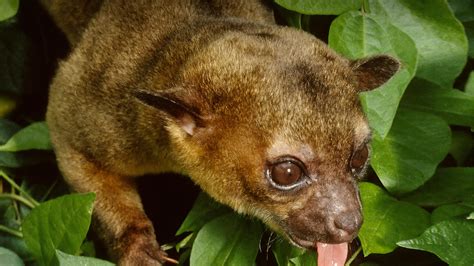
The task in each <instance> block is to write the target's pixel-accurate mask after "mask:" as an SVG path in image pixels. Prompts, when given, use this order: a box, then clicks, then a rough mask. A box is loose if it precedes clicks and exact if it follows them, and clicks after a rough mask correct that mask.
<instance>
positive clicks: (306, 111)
mask: <svg viewBox="0 0 474 266" xmlns="http://www.w3.org/2000/svg"><path fill="white" fill-rule="evenodd" d="M42 3H43V5H44V6H45V8H46V9H47V10H48V11H49V12H50V14H51V16H52V18H53V19H54V20H55V21H56V23H57V24H58V26H59V27H60V28H61V29H62V30H63V31H64V32H65V34H66V36H67V38H68V40H69V41H70V43H71V46H72V48H73V49H72V52H71V54H70V55H69V56H68V58H67V59H66V60H65V61H64V62H62V63H61V64H60V67H59V69H58V71H57V74H56V76H55V78H54V80H53V82H52V84H51V91H50V99H49V106H48V112H47V122H48V126H49V128H50V131H51V137H52V141H53V145H54V148H55V152H56V154H57V158H58V162H59V166H60V169H61V171H62V173H63V174H64V177H65V179H66V181H67V182H68V183H69V185H70V186H71V188H72V189H73V190H74V191H77V192H89V191H92V192H95V193H96V194H97V200H96V203H95V207H94V224H95V227H96V229H97V230H98V232H99V235H100V236H101V237H102V238H103V240H104V241H105V243H106V246H107V247H108V249H109V252H110V254H111V256H112V257H113V258H114V259H115V260H117V261H118V262H119V264H122V265H145V264H146V265H155V264H156V265H159V264H160V263H162V262H163V261H164V258H165V253H164V252H162V251H160V249H159V245H158V243H157V242H156V240H155V235H154V230H153V227H152V224H151V222H150V221H149V219H148V218H147V217H146V215H145V214H144V212H143V209H142V205H141V202H140V197H139V195H138V194H137V191H136V188H135V184H134V177H136V176H140V175H143V174H146V173H159V172H166V171H173V172H178V173H183V174H186V175H189V176H190V177H191V178H192V180H193V181H194V182H195V183H196V184H198V185H199V186H200V187H201V188H202V189H203V190H204V191H206V192H207V193H208V194H209V195H211V196H212V197H213V198H215V199H216V200H217V201H219V202H221V203H224V204H227V205H229V206H231V207H232V208H234V209H235V210H237V211H238V212H240V213H244V214H250V215H254V216H257V217H259V218H260V219H262V220H263V221H264V222H265V223H267V224H268V225H269V226H270V227H271V228H273V229H274V230H276V231H278V232H280V233H282V234H284V235H286V236H287V237H288V238H289V239H290V240H292V241H293V242H294V243H295V244H297V245H300V246H304V247H313V246H314V245H315V242H318V241H320V242H328V243H338V242H347V241H350V240H352V239H353V238H354V237H355V235H356V234H357V231H358V229H359V227H360V225H361V222H362V217H361V211H360V202H359V197H358V191H357V186H356V174H354V173H353V172H352V171H351V169H350V161H351V156H352V154H353V153H354V152H355V151H356V150H357V149H360V147H363V146H364V145H366V143H367V142H368V140H369V135H370V132H369V129H368V125H367V122H366V120H365V118H364V115H363V113H362V111H361V108H360V105H359V100H358V93H359V92H360V91H363V90H370V89H374V88H376V87H378V86H379V85H381V84H382V83H384V82H385V81H386V80H387V79H389V78H390V77H391V76H392V75H393V74H394V72H396V70H397V69H398V62H397V61H396V60H394V59H392V58H390V57H388V56H378V57H373V58H369V59H364V60H361V61H356V62H351V61H349V60H347V59H345V58H342V57H340V56H338V55H337V54H335V53H334V52H332V51H331V50H329V49H328V48H327V46H326V45H325V44H324V43H322V42H321V41H319V40H317V39H316V38H315V37H313V36H311V35H309V34H307V33H305V32H302V31H299V30H296V29H292V28H287V27H280V26H277V25H275V23H274V19H273V15H272V12H271V10H270V9H269V8H268V7H267V6H266V5H264V4H262V3H261V2H259V1H243V0H239V1H234V0H227V1H226V0H207V1H204V0H201V1H200V0H179V1H178V0H175V1H172V0H168V1H166V0H161V1H145V0H141V1H125V0H104V1H99V0H89V1H79V0H68V1H61V0H43V1H42ZM281 156H291V157H293V158H297V159H299V160H300V161H301V162H302V163H303V164H304V165H305V166H306V168H307V172H306V174H307V180H306V181H305V183H304V184H302V185H301V186H298V187H296V188H293V189H289V190H281V189H278V188H276V187H275V186H272V184H271V182H269V179H268V178H267V177H266V175H265V171H266V167H268V166H269V165H271V164H272V163H273V162H275V160H278V158H281Z"/></svg>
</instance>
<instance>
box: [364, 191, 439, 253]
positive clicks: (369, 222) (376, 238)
mask: <svg viewBox="0 0 474 266" xmlns="http://www.w3.org/2000/svg"><path fill="white" fill-rule="evenodd" d="M359 187H360V195H361V201H362V206H363V209H362V210H363V214H364V223H363V224H362V228H361V229H360V232H359V238H360V241H361V243H362V248H363V251H364V255H365V256H368V255H369V254H372V253H379V254H385V253H389V252H391V251H393V250H394V249H395V248H396V246H397V245H396V243H397V242H399V241H400V240H405V239H410V238H413V237H415V236H418V235H419V234H421V233H422V232H423V231H424V230H425V229H426V228H428V226H430V215H429V213H428V212H427V211H425V210H423V209H422V208H420V207H418V206H416V205H413V204H410V203H408V202H403V201H398V200H396V199H395V198H393V197H391V196H390V195H388V194H387V193H386V192H385V191H384V190H383V189H381V188H380V187H378V186H376V185H374V184H371V183H365V182H363V183H360V186H359Z"/></svg>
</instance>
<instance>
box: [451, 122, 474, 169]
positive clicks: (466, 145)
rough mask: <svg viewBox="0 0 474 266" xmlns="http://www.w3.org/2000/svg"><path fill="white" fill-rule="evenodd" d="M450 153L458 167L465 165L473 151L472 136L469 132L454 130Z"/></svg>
mask: <svg viewBox="0 0 474 266" xmlns="http://www.w3.org/2000/svg"><path fill="white" fill-rule="evenodd" d="M451 140H452V141H451V149H450V150H449V153H450V154H451V155H452V156H453V157H454V159H455V160H456V162H457V165H458V166H461V165H463V164H464V162H465V161H466V160H467V158H468V157H469V155H470V154H471V153H472V151H473V147H474V145H473V139H472V134H471V133H469V132H468V131H462V130H453V131H452V138H451Z"/></svg>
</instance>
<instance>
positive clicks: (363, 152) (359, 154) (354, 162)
mask: <svg viewBox="0 0 474 266" xmlns="http://www.w3.org/2000/svg"><path fill="white" fill-rule="evenodd" d="M368 158H369V148H368V147H367V145H364V146H363V147H361V148H359V149H358V150H356V151H355V152H354V154H352V158H351V163H350V167H351V170H352V172H355V173H358V172H360V171H361V170H362V168H364V166H365V164H366V162H367V159H368Z"/></svg>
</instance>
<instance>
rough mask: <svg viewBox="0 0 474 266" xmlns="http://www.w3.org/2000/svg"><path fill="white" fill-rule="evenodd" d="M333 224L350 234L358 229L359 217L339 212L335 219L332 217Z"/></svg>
mask: <svg viewBox="0 0 474 266" xmlns="http://www.w3.org/2000/svg"><path fill="white" fill-rule="evenodd" d="M334 225H335V227H336V228H338V229H341V230H343V231H345V232H346V233H347V234H349V235H352V234H354V233H356V232H357V231H358V230H359V228H360V225H361V219H360V218H359V216H358V215H356V214H352V213H341V214H339V215H338V216H337V217H336V219H334Z"/></svg>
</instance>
